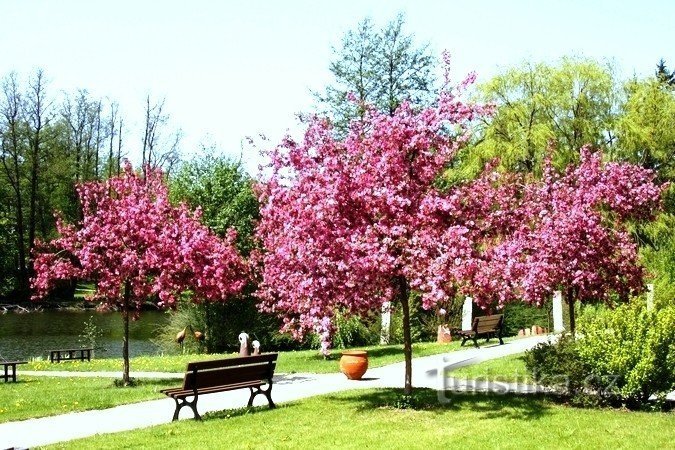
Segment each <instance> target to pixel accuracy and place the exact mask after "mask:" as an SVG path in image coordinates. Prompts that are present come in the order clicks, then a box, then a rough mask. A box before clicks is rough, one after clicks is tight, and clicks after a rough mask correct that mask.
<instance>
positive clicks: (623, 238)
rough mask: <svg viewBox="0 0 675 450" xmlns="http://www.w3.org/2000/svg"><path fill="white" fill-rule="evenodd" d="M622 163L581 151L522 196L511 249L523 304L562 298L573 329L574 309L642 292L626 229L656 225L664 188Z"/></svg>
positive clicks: (548, 169) (645, 173) (547, 172)
mask: <svg viewBox="0 0 675 450" xmlns="http://www.w3.org/2000/svg"><path fill="white" fill-rule="evenodd" d="M655 178H656V174H655V173H654V172H652V171H651V170H647V169H643V168H641V167H639V166H635V165H632V164H627V163H603V161H602V154H601V153H600V152H596V153H593V152H591V151H590V149H589V148H582V149H581V162H580V163H579V165H577V166H572V167H569V168H568V169H567V171H566V172H565V173H564V174H557V173H556V172H555V171H554V170H553V168H552V167H551V166H550V164H549V165H548V166H546V167H545V171H544V177H543V179H542V180H541V181H539V182H536V183H532V184H531V185H530V186H528V188H527V193H526V198H527V200H526V201H528V202H529V206H528V213H529V214H528V216H529V218H528V220H527V221H526V222H525V226H524V227H523V228H522V229H521V230H519V233H515V234H514V235H513V237H512V239H511V241H510V245H511V247H510V250H512V251H511V252H506V253H509V257H510V258H511V259H512V261H514V263H513V266H515V267H518V268H517V269H516V270H518V271H519V275H520V277H514V279H518V280H519V287H520V291H521V292H520V293H521V295H522V298H523V300H524V301H526V302H529V303H534V304H541V303H543V302H544V301H545V299H546V298H550V297H551V295H552V293H553V291H554V290H562V291H563V293H564V295H565V299H566V301H567V303H568V305H569V310H570V328H571V329H572V331H574V329H575V321H574V303H575V302H576V301H580V302H605V303H611V300H612V297H613V296H616V297H618V298H622V299H625V298H627V297H628V296H629V295H635V294H637V293H639V292H641V291H642V290H643V289H644V275H645V273H644V270H643V268H642V266H641V265H640V264H639V260H638V249H637V244H636V243H635V241H634V239H633V238H632V237H631V235H630V231H629V228H628V225H629V223H630V221H633V220H647V219H651V218H653V217H654V215H655V214H656V212H657V211H658V210H659V208H660V206H661V202H660V199H661V194H662V192H663V189H664V188H665V186H659V185H657V184H655Z"/></svg>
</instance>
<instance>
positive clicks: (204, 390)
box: [160, 353, 278, 420]
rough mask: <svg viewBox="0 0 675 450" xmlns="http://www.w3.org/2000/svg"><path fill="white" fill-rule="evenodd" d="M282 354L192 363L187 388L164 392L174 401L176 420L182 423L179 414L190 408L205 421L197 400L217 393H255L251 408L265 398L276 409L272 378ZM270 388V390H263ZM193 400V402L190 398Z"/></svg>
mask: <svg viewBox="0 0 675 450" xmlns="http://www.w3.org/2000/svg"><path fill="white" fill-rule="evenodd" d="M277 356H278V353H268V354H264V355H258V356H242V357H239V358H228V359H219V360H214V361H198V362H191V363H188V365H187V369H186V371H185V377H184V378H183V386H182V387H178V388H171V389H162V390H161V391H160V392H162V393H164V394H166V395H168V396H169V397H171V398H173V399H174V401H175V402H176V410H175V411H174V413H173V420H178V413H179V412H180V410H181V408H183V406H189V407H190V408H191V409H192V412H193V413H194V418H195V419H198V420H199V419H201V416H200V415H199V413H198V412H197V399H198V398H199V396H200V395H204V394H212V393H215V392H224V391H232V390H235V389H246V388H248V389H249V390H250V391H251V396H250V397H249V399H248V406H252V405H253V399H254V398H255V396H256V395H258V394H263V395H264V396H265V397H266V398H267V401H268V403H269V407H270V408H274V407H275V405H274V402H273V401H272V377H273V376H274V369H275V368H276V364H277ZM264 385H267V388H265V389H261V387H262V386H264ZM190 397H192V400H188V398H190Z"/></svg>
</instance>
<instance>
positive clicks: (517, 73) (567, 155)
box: [448, 58, 619, 180]
mask: <svg viewBox="0 0 675 450" xmlns="http://www.w3.org/2000/svg"><path fill="white" fill-rule="evenodd" d="M618 92H619V90H618V85H617V82H616V81H615V79H614V76H613V73H612V71H611V68H610V67H607V66H603V65H601V64H599V63H597V62H595V61H593V60H589V59H575V58H563V59H562V60H561V61H560V63H558V64H557V65H549V64H543V63H539V64H532V63H525V64H523V65H522V66H520V67H516V68H513V69H510V70H508V71H506V72H505V73H503V74H500V75H497V76H495V77H494V78H492V79H491V80H489V81H488V82H486V83H484V84H482V85H480V86H479V88H478V98H479V101H481V102H484V103H486V104H492V105H494V106H495V111H494V113H493V114H492V115H486V116H485V117H482V118H480V121H479V124H478V125H477V133H476V138H475V141H474V143H473V145H471V146H469V147H467V149H466V150H465V151H463V152H462V154H461V155H460V161H461V164H460V165H458V166H456V168H455V170H454V171H452V172H450V173H449V174H448V176H449V178H450V179H455V180H456V179H460V180H461V179H471V178H474V177H475V176H476V175H477V174H478V173H480V171H481V170H482V169H483V167H484V165H485V164H486V163H487V162H488V161H490V160H492V159H493V158H495V157H499V160H500V166H501V167H502V168H504V169H506V170H509V171H515V172H523V173H530V172H535V173H539V174H540V173H541V163H542V161H543V160H544V158H545V156H546V149H547V148H551V147H552V148H553V155H552V157H553V163H554V165H555V166H556V167H557V168H559V169H562V168H564V167H566V166H567V165H569V164H570V163H572V162H577V161H578V157H579V149H580V148H581V147H582V146H584V145H587V144H589V145H592V146H594V147H595V148H599V149H610V148H612V147H613V146H614V145H615V140H616V136H615V131H614V123H615V120H616V115H617V107H618V95H617V93H618Z"/></svg>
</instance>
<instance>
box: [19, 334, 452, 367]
mask: <svg viewBox="0 0 675 450" xmlns="http://www.w3.org/2000/svg"><path fill="white" fill-rule="evenodd" d="M458 348H460V347H459V342H457V341H453V342H451V343H449V344H437V343H435V342H420V343H416V344H413V357H414V358H419V357H422V356H430V355H436V354H439V353H446V352H451V351H455V350H457V349H458ZM359 349H363V350H367V351H368V365H369V367H380V366H385V365H387V364H392V363H396V362H401V361H403V346H402V345H385V346H373V347H359ZM342 351H343V350H339V349H336V350H333V355H332V357H331V358H330V359H326V358H324V357H323V356H322V355H320V354H319V353H318V351H317V350H301V351H290V352H280V353H279V359H278V362H277V369H276V372H277V373H334V372H339V371H340V367H339V363H338V361H339V359H340V353H341V352H342ZM235 356H237V354H236V353H230V354H187V355H157V356H138V357H135V358H131V361H130V367H131V371H132V372H134V371H136V372H174V373H177V372H183V371H184V370H185V368H186V366H187V363H188V362H190V361H204V360H211V359H222V358H231V357H235ZM21 369H25V370H41V371H42V370H46V371H49V370H66V371H79V372H82V371H84V372H89V371H91V372H100V371H121V370H122V359H121V358H111V359H92V360H91V361H64V362H61V363H53V364H52V363H50V362H49V361H44V360H35V361H31V362H30V363H29V364H26V365H24V366H22V367H21Z"/></svg>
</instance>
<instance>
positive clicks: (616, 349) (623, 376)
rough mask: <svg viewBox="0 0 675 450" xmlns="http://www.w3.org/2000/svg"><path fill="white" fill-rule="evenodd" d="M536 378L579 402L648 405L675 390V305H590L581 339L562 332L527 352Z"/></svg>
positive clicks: (527, 361)
mask: <svg viewBox="0 0 675 450" xmlns="http://www.w3.org/2000/svg"><path fill="white" fill-rule="evenodd" d="M525 364H526V366H527V368H528V370H529V371H530V372H531V373H532V376H533V378H534V379H535V380H536V381H537V382H539V383H541V384H543V385H546V386H551V387H554V388H556V389H557V390H558V391H559V392H561V393H563V394H565V395H568V396H570V398H571V399H572V400H573V401H574V402H575V403H584V404H588V403H589V402H591V403H610V404H623V405H626V406H628V407H630V408H641V407H645V406H647V404H648V402H649V399H650V397H652V396H655V397H656V398H657V403H658V401H662V400H663V397H665V395H666V394H668V393H669V392H670V391H673V390H675V306H668V307H664V308H657V309H654V310H651V311H647V308H646V306H645V303H644V301H643V300H642V299H635V300H634V301H633V302H631V303H628V304H624V305H621V306H619V307H618V308H616V309H605V308H590V309H588V310H585V311H584V313H583V314H582V315H581V317H580V319H579V328H578V334H577V337H576V339H575V338H573V337H572V336H561V337H560V339H559V340H558V342H557V343H546V344H540V345H538V346H536V347H535V348H533V349H532V350H530V351H528V352H526V355H525Z"/></svg>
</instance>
